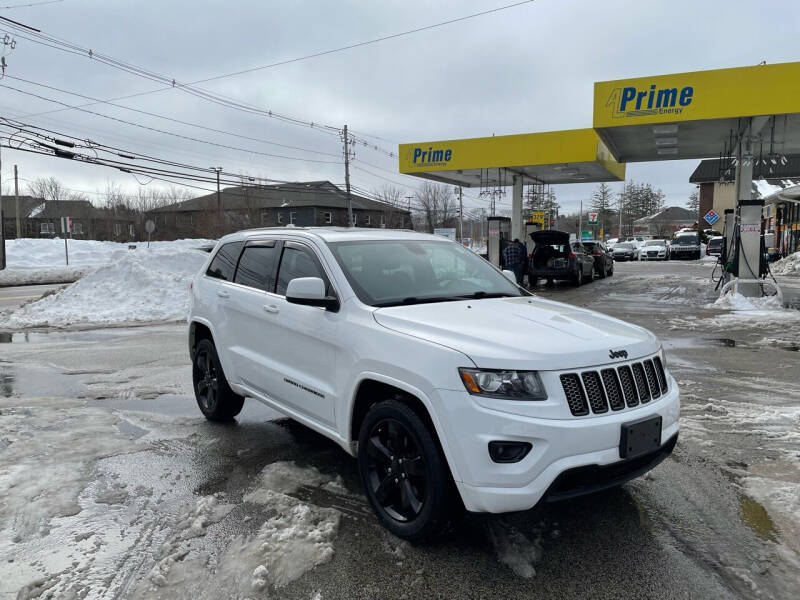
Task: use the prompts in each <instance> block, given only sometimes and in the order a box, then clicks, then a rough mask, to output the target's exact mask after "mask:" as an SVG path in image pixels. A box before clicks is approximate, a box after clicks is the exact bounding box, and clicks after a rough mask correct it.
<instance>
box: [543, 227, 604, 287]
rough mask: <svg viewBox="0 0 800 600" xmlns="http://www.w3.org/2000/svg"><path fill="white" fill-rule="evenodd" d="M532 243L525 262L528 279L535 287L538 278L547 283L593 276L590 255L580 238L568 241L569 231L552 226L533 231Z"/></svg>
mask: <svg viewBox="0 0 800 600" xmlns="http://www.w3.org/2000/svg"><path fill="white" fill-rule="evenodd" d="M530 238H531V239H532V240H533V243H534V244H535V246H534V248H533V252H531V258H530V261H529V263H528V282H529V283H530V286H531V287H535V286H536V284H537V283H538V281H539V279H546V280H547V282H548V283H552V282H553V281H554V280H557V279H558V280H568V281H571V282H572V283H574V284H575V285H581V284H582V283H583V282H584V281H593V280H594V257H592V256H591V255H590V254H589V253H588V252H587V251H586V248H584V247H583V245H582V244H581V243H580V242H570V240H569V234H568V233H567V232H565V231H557V230H555V229H543V230H541V231H534V232H533V233H531V234H530Z"/></svg>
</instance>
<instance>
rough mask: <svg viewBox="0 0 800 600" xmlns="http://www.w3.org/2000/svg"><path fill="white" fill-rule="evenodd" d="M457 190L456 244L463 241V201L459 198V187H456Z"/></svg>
mask: <svg viewBox="0 0 800 600" xmlns="http://www.w3.org/2000/svg"><path fill="white" fill-rule="evenodd" d="M456 189H457V190H458V243H459V244H460V243H461V241H462V240H463V239H464V201H463V198H462V197H461V186H460V185H459V186H457V187H456Z"/></svg>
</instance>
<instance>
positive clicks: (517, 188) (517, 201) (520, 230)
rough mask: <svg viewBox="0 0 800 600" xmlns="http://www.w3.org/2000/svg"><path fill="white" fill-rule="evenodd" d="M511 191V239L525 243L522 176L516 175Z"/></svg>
mask: <svg viewBox="0 0 800 600" xmlns="http://www.w3.org/2000/svg"><path fill="white" fill-rule="evenodd" d="M513 181H514V185H513V188H512V190H513V191H512V193H511V239H512V240H513V239H518V240H520V241H521V242H522V243H523V244H524V243H525V239H524V238H525V231H524V226H525V224H524V222H523V220H522V176H521V175H514V180H513Z"/></svg>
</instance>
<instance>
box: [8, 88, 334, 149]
mask: <svg viewBox="0 0 800 600" xmlns="http://www.w3.org/2000/svg"><path fill="white" fill-rule="evenodd" d="M4 79H14V80H15V81H21V82H23V83H27V84H30V85H36V86H39V87H43V88H47V89H49V90H53V91H55V92H61V93H64V94H70V95H71V96H77V97H79V98H84V99H86V100H93V101H94V102H93V103H96V104H107V105H109V106H114V107H116V108H122V109H124V110H130V111H132V112H136V113H139V114H142V115H147V116H150V117H156V118H158V119H164V120H165V121H171V122H173V123H179V124H181V125H188V126H190V127H197V128H198V129H204V130H206V131H212V132H214V133H221V134H223V135H229V136H232V137H237V138H241V139H244V140H250V141H253V142H261V143H264V144H270V145H272V146H279V147H281V148H288V149H291V150H300V151H302V152H312V153H314V154H322V155H325V156H333V157H338V156H339V155H338V154H334V153H332V152H323V151H321V150H312V149H311V148H303V147H301V146H290V145H288V144H280V143H278V142H273V141H271V140H265V139H263V138H255V137H250V136H247V135H242V134H238V133H233V132H230V131H225V130H223V129H216V128H214V127H208V126H207V125H200V124H199V123H193V122H191V121H183V120H181V119H176V118H173V117H168V116H165V115H161V114H158V113H153V112H149V111H146V110H140V109H138V108H132V107H130V106H125V105H123V104H115V103H114V102H109V101H106V100H100V99H98V98H93V97H91V96H86V95H84V94H79V93H77V92H71V91H69V90H65V89H61V88H57V87H55V86H52V85H47V84H45V83H38V82H36V81H30V80H28V79H23V78H22V77H14V76H13V75H6V76H5V77H4ZM79 108H80V107H79Z"/></svg>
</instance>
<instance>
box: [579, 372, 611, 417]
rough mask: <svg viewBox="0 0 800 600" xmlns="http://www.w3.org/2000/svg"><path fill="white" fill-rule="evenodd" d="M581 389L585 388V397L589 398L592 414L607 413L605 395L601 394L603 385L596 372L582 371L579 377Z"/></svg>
mask: <svg viewBox="0 0 800 600" xmlns="http://www.w3.org/2000/svg"><path fill="white" fill-rule="evenodd" d="M581 378H582V379H583V387H584V388H586V397H587V398H589V406H591V407H592V412H593V413H595V414H600V413H604V412H608V403H607V402H606V395H605V393H604V392H603V384H601V383H600V376H599V375H598V374H597V371H584V373H583V374H582V375H581Z"/></svg>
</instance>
